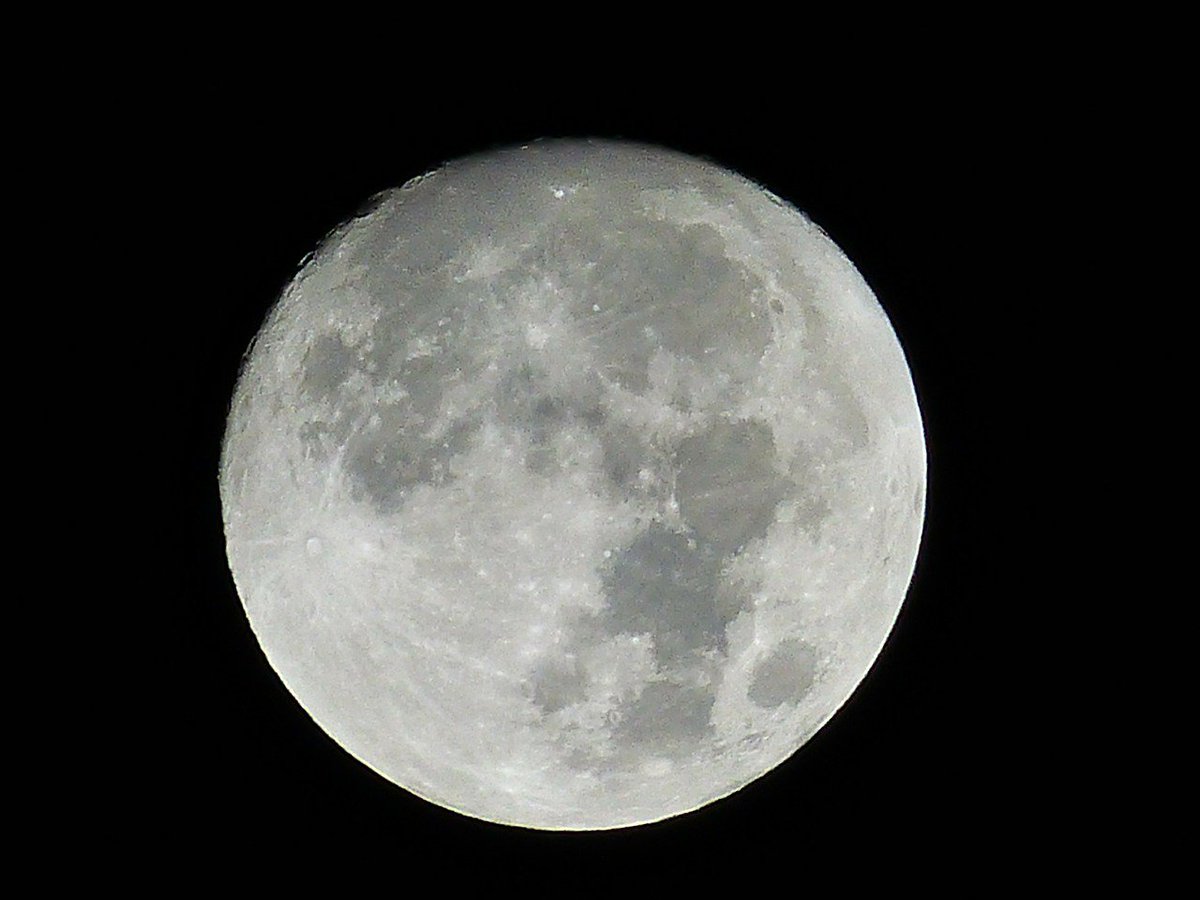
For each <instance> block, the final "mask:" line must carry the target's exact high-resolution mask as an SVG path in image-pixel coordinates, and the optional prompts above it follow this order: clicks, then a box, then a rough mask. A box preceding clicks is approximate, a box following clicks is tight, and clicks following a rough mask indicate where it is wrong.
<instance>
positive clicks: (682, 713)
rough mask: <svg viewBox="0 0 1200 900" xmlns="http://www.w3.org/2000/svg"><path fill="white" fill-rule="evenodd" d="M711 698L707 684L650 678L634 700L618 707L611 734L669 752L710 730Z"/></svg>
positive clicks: (622, 739) (712, 697) (712, 698)
mask: <svg viewBox="0 0 1200 900" xmlns="http://www.w3.org/2000/svg"><path fill="white" fill-rule="evenodd" d="M714 700H715V697H714V694H713V691H712V689H711V688H702V687H697V686H695V685H681V684H675V683H673V682H670V681H652V682H650V683H649V684H647V685H646V686H645V688H643V689H642V693H641V694H640V695H639V696H638V698H637V699H636V700H634V701H633V702H631V703H628V704H626V705H624V706H622V707H621V709H620V716H621V717H620V720H619V721H618V723H617V725H616V727H615V728H614V729H613V734H614V737H615V738H616V739H617V740H618V741H625V742H630V743H635V744H649V745H652V747H653V748H654V749H655V750H658V751H668V752H669V751H670V750H672V749H673V748H674V746H675V745H678V744H679V743H682V742H688V743H692V742H695V741H696V740H697V739H699V738H702V737H704V736H705V735H707V734H708V733H709V732H710V730H711V728H712V724H711V722H710V716H711V715H712V708H713V702H714Z"/></svg>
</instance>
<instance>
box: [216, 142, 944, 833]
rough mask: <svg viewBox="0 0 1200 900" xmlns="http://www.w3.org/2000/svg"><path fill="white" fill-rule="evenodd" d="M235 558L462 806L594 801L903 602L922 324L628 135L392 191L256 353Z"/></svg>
mask: <svg viewBox="0 0 1200 900" xmlns="http://www.w3.org/2000/svg"><path fill="white" fill-rule="evenodd" d="M220 487H221V497H222V505H223V511H224V520H225V533H226V539H227V548H228V557H229V562H230V566H231V569H232V572H233V575H234V579H235V581H236V584H237V588H238V592H239V594H240V596H241V598H242V601H243V603H244V605H245V609H246V613H247V615H248V618H249V622H250V625H251V627H252V628H253V630H254V633H255V635H256V636H257V637H258V640H259V642H260V644H261V645H262V648H263V650H264V652H265V654H266V657H267V659H268V660H269V662H270V664H271V666H272V667H273V668H274V670H275V671H276V672H277V673H278V675H279V677H280V678H281V679H282V680H283V682H284V683H285V684H286V685H287V687H288V689H289V690H290V691H291V692H292V694H293V695H294V696H295V697H296V699H297V700H298V701H299V702H300V704H301V705H302V706H303V707H304V709H305V710H307V711H308V713H309V714H310V715H311V716H312V718H313V719H314V720H315V721H316V723H317V724H318V725H319V726H320V727H321V728H323V729H324V730H325V731H326V732H327V733H328V734H329V735H330V736H331V737H332V738H333V739H334V740H335V741H337V742H338V743H339V744H340V745H341V746H342V747H344V748H345V749H346V750H347V751H348V752H349V753H351V754H353V755H354V756H355V757H356V758H358V759H359V760H361V761H362V762H363V763H365V764H366V765H367V766H370V767H371V768H372V769H374V770H375V771H377V772H379V773H381V774H382V775H383V776H385V777H386V778H388V779H390V780H391V781H393V782H395V783H396V784H398V785H400V786H402V787H403V788H405V789H407V790H409V791H411V792H413V793H415V794H417V795H418V796H420V797H423V798H425V799H427V800H429V801H431V802H433V803H437V804H439V805H441V806H444V807H447V808H450V809H453V810H457V811H459V812H462V813H464V814H467V815H470V816H476V817H479V818H482V819H487V820H491V821H494V822H502V823H509V824H516V825H523V826H528V827H534V828H544V829H571V830H582V829H602V828H614V827H620V826H627V825H634V824H638V823H644V822H650V821H655V820H659V819H663V818H666V817H669V816H672V815H676V814H679V813H682V812H685V811H689V810H693V809H696V808H697V807H700V806H702V805H704V804H706V803H709V802H710V801H713V800H716V799H718V798H720V797H723V796H725V795H728V794H730V793H732V792H733V791H735V790H737V789H739V788H741V787H743V786H745V785H746V784H747V783H749V782H751V781H752V780H754V779H755V778H757V777H758V776H760V775H762V774H763V773H765V772H767V771H769V770H771V769H772V768H773V767H775V766H776V765H778V764H779V763H780V762H781V761H783V760H784V759H786V758H787V757H788V756H790V755H791V754H792V753H794V752H795V751H796V749H797V748H798V747H799V746H800V745H801V744H803V743H804V742H805V741H806V740H807V739H808V738H810V737H811V736H812V735H813V734H814V733H815V732H816V731H817V729H819V728H820V727H821V725H822V724H823V723H824V722H826V721H827V720H828V719H829V718H830V716H832V715H833V714H834V712H835V711H836V710H837V709H838V708H839V707H840V706H841V705H842V704H843V703H844V702H845V700H846V699H847V698H848V697H849V696H850V694H851V692H852V691H853V690H854V689H855V687H856V685H857V684H858V683H859V681H860V680H861V679H862V678H863V676H864V675H865V674H866V672H867V670H868V669H869V667H870V666H871V664H872V662H873V660H874V659H875V657H876V655H877V654H878V653H879V650H880V648H881V646H882V645H883V642H884V640H885V639H886V637H887V634H888V632H889V630H890V629H891V627H892V624H893V623H894V621H895V619H896V616H897V613H898V611H899V608H900V604H901V602H902V600H903V598H904V594H905V592H906V590H907V587H908V583H909V580H910V578H911V576H912V572H913V567H914V564H915V561H916V553H917V547H918V543H919V539H920V532H921V526H922V521H923V517H924V503H925V497H924V491H925V449H924V439H923V432H922V425H921V417H920V412H919V410H918V407H917V401H916V396H915V393H914V390H913V385H912V380H911V378H910V375H909V370H908V366H907V364H906V361H905V359H904V355H903V353H902V351H901V348H900V345H899V343H898V341H897V339H896V336H895V334H894V333H893V331H892V328H891V326H890V324H889V322H888V320H887V317H886V316H885V314H884V312H883V310H882V309H881V307H880V306H879V304H878V303H877V302H876V300H875V298H874V296H873V294H872V292H871V290H870V289H869V288H868V286H867V285H866V283H865V282H864V281H863V279H862V278H861V276H860V275H859V274H858V273H857V272H856V270H855V269H854V267H853V266H852V265H851V263H850V262H849V261H848V260H847V259H846V257H845V256H844V255H843V254H842V253H841V252H840V251H839V250H838V248H837V247H836V246H835V245H834V244H833V243H832V242H831V241H830V239H829V238H828V237H827V236H826V235H825V234H824V232H822V231H821V230H820V228H818V227H817V226H816V225H814V224H813V223H811V222H810V221H809V220H808V219H807V218H806V217H805V216H804V215H802V214H801V213H800V212H798V211H797V210H795V209H794V208H791V207H790V206H788V205H787V204H785V203H784V202H782V201H781V200H779V199H778V198H777V197H775V196H773V195H772V194H771V193H769V192H768V191H765V190H763V189H762V188H760V187H758V186H757V185H755V184H753V183H751V182H749V181H747V180H745V179H743V178H741V177H739V176H737V175H735V174H733V173H730V172H728V171H725V170H723V169H720V168H718V167H716V166H714V165H712V164H710V163H707V162H702V161H699V160H696V159H692V158H689V157H686V156H682V155H678V154H675V153H671V152H668V151H665V150H660V149H656V148H650V147H646V146H641V145H634V144H625V143H612V142H582V141H581V142H547V143H536V144H533V145H530V146H527V147H520V148H513V149H511V150H505V151H498V152H493V153H490V154H487V155H482V156H476V157H471V158H467V159H465V160H460V161H458V162H455V163H452V164H450V165H447V166H446V167H444V168H442V169H441V170H439V171H437V172H435V173H432V174H430V175H428V176H426V177H423V178H420V179H417V180H415V181H413V182H410V183H409V184H407V185H405V186H404V187H403V188H400V189H397V190H395V191H392V192H389V193H385V194H383V195H380V196H379V197H377V198H375V200H374V202H373V204H372V205H371V207H370V208H369V210H368V211H366V212H364V213H363V214H362V215H360V216H359V217H357V218H355V219H353V220H352V221H350V222H348V223H346V224H345V225H344V226H342V227H341V228H340V229H339V230H337V231H335V232H334V233H333V234H331V235H330V236H329V237H328V238H327V240H326V241H325V242H324V243H323V244H322V246H321V247H320V248H319V249H318V250H317V251H316V252H315V253H314V254H313V255H312V256H311V257H310V258H309V259H308V260H307V261H306V262H305V263H304V265H303V266H302V268H301V270H300V272H299V274H298V275H297V276H296V277H295V279H294V280H293V282H292V283H291V284H290V286H289V287H287V289H286V290H285V291H284V293H283V295H282V297H281V298H280V299H279V301H278V303H277V304H276V305H275V307H274V308H273V310H272V312H271V313H270V315H269V317H268V319H267V321H266V323H265V324H264V325H263V327H262V330H261V332H260V333H259V335H258V337H257V338H256V340H255V342H254V344H253V346H252V349H251V351H250V352H249V353H248V355H247V358H246V360H245V364H244V367H243V371H242V375H241V378H240V380H239V382H238V386H237V389H236V393H235V396H234V398H233V404H232V409H231V412H230V415H229V420H228V427H227V432H226V437H225V444H224V451H223V457H222V463H221V472H220Z"/></svg>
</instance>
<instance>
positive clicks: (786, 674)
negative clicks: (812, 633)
mask: <svg viewBox="0 0 1200 900" xmlns="http://www.w3.org/2000/svg"><path fill="white" fill-rule="evenodd" d="M816 672H817V657H816V653H815V652H814V651H813V649H812V647H810V646H808V645H807V644H805V643H803V642H802V641H798V640H787V641H783V642H782V643H781V644H780V645H779V646H778V647H776V648H775V650H774V651H772V653H771V655H770V656H768V657H767V658H766V659H764V660H763V661H762V662H760V663H759V664H758V665H757V666H756V667H755V669H754V675H753V677H752V678H751V681H750V689H749V690H748V691H747V696H748V697H749V698H750V702H752V703H753V704H754V705H755V706H761V707H763V708H764V709H774V708H775V707H777V706H781V705H782V704H784V703H796V702H798V701H799V700H800V699H802V698H803V697H804V695H805V694H807V693H808V692H809V691H810V690H811V689H812V685H813V678H814V677H815V676H816Z"/></svg>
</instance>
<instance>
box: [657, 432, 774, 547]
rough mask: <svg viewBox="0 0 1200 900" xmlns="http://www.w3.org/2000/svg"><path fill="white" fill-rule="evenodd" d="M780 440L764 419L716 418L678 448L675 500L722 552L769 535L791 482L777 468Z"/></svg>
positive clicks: (708, 541) (699, 531)
mask: <svg viewBox="0 0 1200 900" xmlns="http://www.w3.org/2000/svg"><path fill="white" fill-rule="evenodd" d="M774 460H775V441H774V439H773V437H772V434H771V428H770V426H769V425H767V423H765V422H761V421H758V420H754V419H752V420H746V421H737V422H727V421H724V420H721V421H718V422H715V423H714V424H713V425H711V426H710V427H709V428H708V429H707V430H705V431H703V432H701V433H699V434H696V435H693V436H691V437H688V438H685V439H684V440H683V441H681V442H680V444H679V446H678V448H677V450H676V453H675V464H676V467H677V473H678V474H677V476H676V480H675V499H676V500H677V501H678V503H679V511H680V513H681V514H682V515H683V518H684V521H686V522H687V523H688V525H690V526H691V527H692V528H693V529H695V531H696V534H697V535H698V536H699V538H700V539H701V540H702V541H704V542H705V543H706V544H708V545H710V546H711V547H713V548H714V550H715V551H716V552H717V553H718V554H719V555H725V554H729V553H734V552H736V551H737V550H739V549H740V548H741V547H743V546H744V545H745V544H746V543H748V542H749V541H751V540H753V539H754V538H757V537H761V536H762V535H764V534H766V531H767V529H768V528H769V527H770V525H771V523H772V522H774V521H775V508H776V507H777V506H778V505H779V503H780V501H782V500H783V499H784V497H785V496H787V494H788V491H789V484H790V483H789V481H788V480H787V479H786V478H785V477H783V476H782V475H780V474H779V473H777V472H776V471H775V468H774Z"/></svg>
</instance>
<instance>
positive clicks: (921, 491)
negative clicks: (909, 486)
mask: <svg viewBox="0 0 1200 900" xmlns="http://www.w3.org/2000/svg"><path fill="white" fill-rule="evenodd" d="M924 505H925V488H924V487H918V488H917V492H916V493H915V494H913V512H915V513H916V514H917V515H920V514H921V508H922V507H923V506H924Z"/></svg>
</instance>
